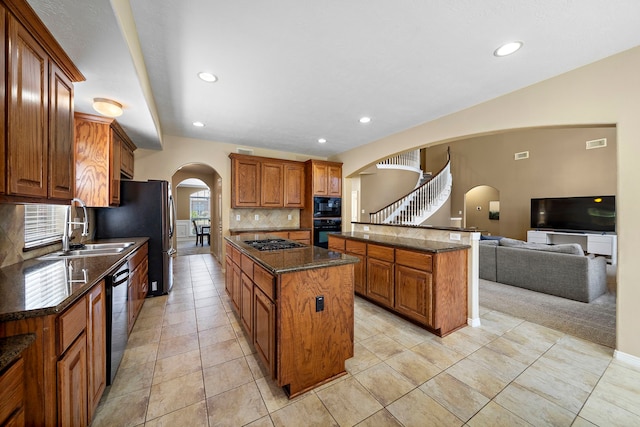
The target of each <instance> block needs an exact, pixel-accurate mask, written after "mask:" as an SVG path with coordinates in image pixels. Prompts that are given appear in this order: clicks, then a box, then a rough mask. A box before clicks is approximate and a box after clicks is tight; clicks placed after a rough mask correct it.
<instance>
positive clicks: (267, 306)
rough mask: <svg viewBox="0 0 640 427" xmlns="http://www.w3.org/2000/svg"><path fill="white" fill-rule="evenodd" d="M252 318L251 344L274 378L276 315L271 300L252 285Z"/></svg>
mask: <svg viewBox="0 0 640 427" xmlns="http://www.w3.org/2000/svg"><path fill="white" fill-rule="evenodd" d="M253 295H254V298H253V318H254V325H255V329H254V333H253V346H254V347H255V349H256V352H257V354H258V357H260V360H262V363H264V366H265V367H266V368H268V369H269V372H270V373H271V378H275V376H276V375H275V374H276V372H275V355H276V353H275V352H276V333H275V329H276V316H275V306H274V304H273V302H272V301H271V300H270V299H269V298H268V297H267V296H266V295H265V294H264V292H262V291H261V290H260V288H258V287H257V286H256V287H254V294H253Z"/></svg>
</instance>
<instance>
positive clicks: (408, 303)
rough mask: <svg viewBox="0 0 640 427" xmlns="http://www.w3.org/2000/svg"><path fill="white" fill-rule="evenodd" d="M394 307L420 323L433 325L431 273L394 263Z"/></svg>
mask: <svg viewBox="0 0 640 427" xmlns="http://www.w3.org/2000/svg"><path fill="white" fill-rule="evenodd" d="M395 309H396V310H397V311H398V312H399V313H402V314H404V315H406V316H408V317H411V318H412V319H414V320H417V321H418V322H420V323H423V324H425V325H427V326H433V319H432V313H433V276H432V275H431V273H429V272H427V271H424V270H418V269H416V268H411V267H407V266H404V265H396V291H395Z"/></svg>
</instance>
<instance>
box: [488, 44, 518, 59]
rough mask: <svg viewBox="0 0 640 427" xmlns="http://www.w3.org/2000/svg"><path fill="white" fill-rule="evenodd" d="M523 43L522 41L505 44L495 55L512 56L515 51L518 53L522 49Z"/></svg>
mask: <svg viewBox="0 0 640 427" xmlns="http://www.w3.org/2000/svg"><path fill="white" fill-rule="evenodd" d="M522 44H523V43H522V42H520V41H516V42H509V43H505V44H503V45H502V46H500V47H499V48H497V49H496V50H495V51H494V52H493V54H494V55H495V56H507V55H511V54H512V53H514V52H515V51H517V50H518V49H520V48H521V47H522Z"/></svg>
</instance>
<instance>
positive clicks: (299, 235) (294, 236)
mask: <svg viewBox="0 0 640 427" xmlns="http://www.w3.org/2000/svg"><path fill="white" fill-rule="evenodd" d="M289 239H291V240H309V239H311V232H310V231H290V232H289Z"/></svg>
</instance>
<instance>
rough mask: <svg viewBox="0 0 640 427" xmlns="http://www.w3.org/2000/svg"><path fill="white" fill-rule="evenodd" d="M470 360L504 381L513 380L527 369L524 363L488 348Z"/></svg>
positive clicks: (470, 357) (478, 352)
mask: <svg viewBox="0 0 640 427" xmlns="http://www.w3.org/2000/svg"><path fill="white" fill-rule="evenodd" d="M469 360H471V361H473V362H476V363H477V364H479V365H481V366H483V367H485V368H486V369H488V370H490V371H492V372H493V373H494V375H496V376H497V377H498V378H499V379H501V380H504V381H511V380H513V379H514V378H516V377H517V376H518V375H520V374H521V373H522V371H524V370H525V369H526V368H527V365H525V364H524V363H522V362H519V361H517V360H516V359H513V358H511V357H509V356H506V355H504V354H502V353H498V352H495V351H493V350H491V349H488V348H486V347H483V348H481V349H479V350H478V351H476V352H475V353H473V354H471V355H470V356H469Z"/></svg>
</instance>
